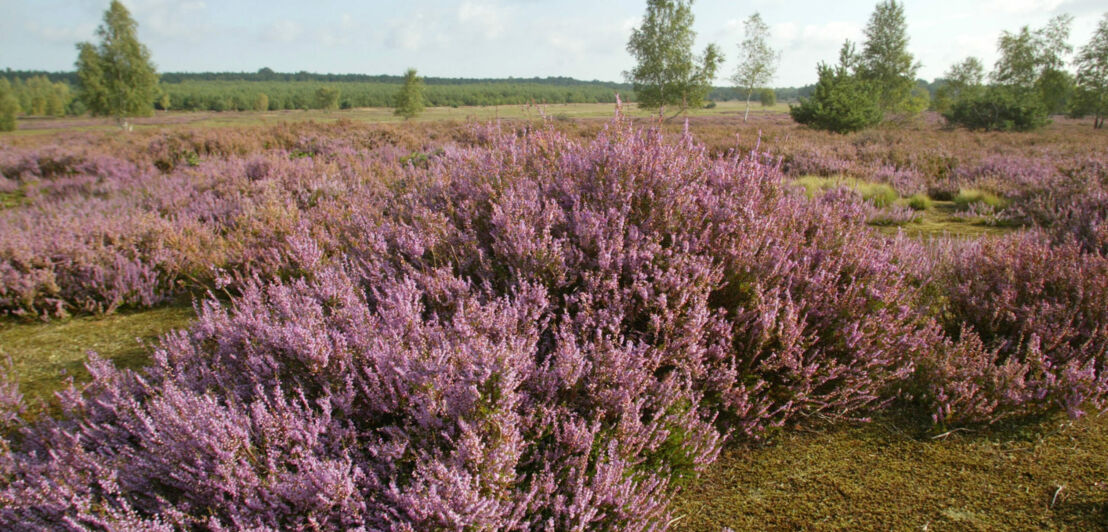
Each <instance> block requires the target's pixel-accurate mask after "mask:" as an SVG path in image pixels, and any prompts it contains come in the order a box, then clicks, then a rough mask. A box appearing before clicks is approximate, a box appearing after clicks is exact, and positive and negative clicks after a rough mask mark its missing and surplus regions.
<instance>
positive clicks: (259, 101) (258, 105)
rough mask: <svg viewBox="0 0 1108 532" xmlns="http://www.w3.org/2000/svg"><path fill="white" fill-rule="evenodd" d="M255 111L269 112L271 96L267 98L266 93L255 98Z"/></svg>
mask: <svg viewBox="0 0 1108 532" xmlns="http://www.w3.org/2000/svg"><path fill="white" fill-rule="evenodd" d="M254 110H255V111H267V110H269V96H266V95H265V93H264V92H259V93H258V95H257V96H255V97H254Z"/></svg>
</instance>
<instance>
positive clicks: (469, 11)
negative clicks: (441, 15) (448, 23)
mask: <svg viewBox="0 0 1108 532" xmlns="http://www.w3.org/2000/svg"><path fill="white" fill-rule="evenodd" d="M504 18H505V17H504V8H503V7H502V6H494V5H492V4H486V3H480V2H470V1H466V2H462V5H460V6H458V24H459V25H460V26H461V27H462V29H463V30H470V31H474V30H475V33H477V34H478V35H480V36H481V37H482V38H484V39H488V40H493V39H496V38H497V37H500V36H501V35H502V34H503V33H504V28H505V25H506V24H505V20H504Z"/></svg>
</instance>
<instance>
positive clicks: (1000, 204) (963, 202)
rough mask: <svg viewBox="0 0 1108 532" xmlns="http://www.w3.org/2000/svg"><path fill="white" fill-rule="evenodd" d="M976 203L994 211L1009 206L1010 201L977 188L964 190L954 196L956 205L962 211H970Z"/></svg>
mask: <svg viewBox="0 0 1108 532" xmlns="http://www.w3.org/2000/svg"><path fill="white" fill-rule="evenodd" d="M975 203H979V204H984V205H988V206H989V207H992V208H993V209H996V210H1000V209H1003V208H1005V207H1007V206H1008V200H1005V199H1004V198H1001V197H999V196H997V195H996V194H993V193H991V192H987V191H984V190H978V189H976V188H963V189H961V190H959V191H958V195H957V196H954V204H955V205H957V206H958V207H959V208H960V209H968V208H969V207H970V205H973V204H975Z"/></svg>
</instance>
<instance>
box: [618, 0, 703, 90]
mask: <svg viewBox="0 0 1108 532" xmlns="http://www.w3.org/2000/svg"><path fill="white" fill-rule="evenodd" d="M692 24H693V14H692V0H647V4H646V15H645V16H644V17H643V21H642V25H640V26H639V27H637V28H635V29H634V30H633V31H632V32H631V39H630V40H629V41H628V42H627V51H628V52H630V53H631V55H633V56H635V59H636V61H637V64H636V65H635V68H633V69H632V70H631V71H630V72H626V73H625V74H624V75H625V76H626V77H627V80H628V81H630V82H631V83H632V84H633V85H634V89H635V94H636V96H637V97H638V100H639V106H640V107H646V108H658V107H662V106H665V105H680V106H681V109H682V110H685V109H688V108H689V107H700V106H701V105H703V103H704V100H705V98H706V97H707V96H708V93H709V92H710V91H711V90H712V81H713V80H714V79H715V77H716V70H717V69H718V68H719V64H720V63H721V62H722V61H723V56H722V55H721V54H720V52H719V49H718V48H717V47H716V45H714V44H710V45H708V47H707V48H706V49H705V50H704V53H703V54H702V55H701V56H700V57H699V58H694V57H693V50H692V46H693V40H694V39H695V38H696V33H695V32H694V31H693V30H692Z"/></svg>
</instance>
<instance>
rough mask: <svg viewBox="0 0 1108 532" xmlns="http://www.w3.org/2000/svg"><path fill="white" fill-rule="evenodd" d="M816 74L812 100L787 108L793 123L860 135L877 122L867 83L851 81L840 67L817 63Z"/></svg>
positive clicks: (878, 115) (877, 111) (876, 109)
mask: <svg viewBox="0 0 1108 532" xmlns="http://www.w3.org/2000/svg"><path fill="white" fill-rule="evenodd" d="M818 70H819V81H818V82H817V83H816V89H815V92H814V93H813V94H812V97H811V98H806V99H801V100H800V105H796V106H790V107H789V115H790V116H792V118H793V120H796V121H797V122H799V123H801V124H805V125H807V126H810V127H813V128H816V129H825V130H827V131H834V132H835V133H850V132H852V131H860V130H862V129H865V128H867V127H870V126H874V125H877V124H878V123H880V122H881V119H882V118H883V113H882V112H881V109H880V107H878V105H877V100H876V98H875V95H874V92H873V89H872V87H871V86H870V84H869V83H867V82H865V81H862V80H860V79H858V78H857V77H855V76H854V75H853V74H851V73H850V72H848V71H847V69H846V67H845V66H843V65H839V66H837V67H831V66H829V65H827V64H824V63H821V64H820V65H819V67H818Z"/></svg>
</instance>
